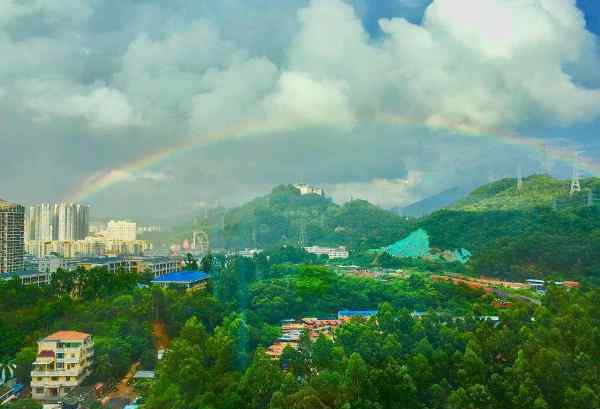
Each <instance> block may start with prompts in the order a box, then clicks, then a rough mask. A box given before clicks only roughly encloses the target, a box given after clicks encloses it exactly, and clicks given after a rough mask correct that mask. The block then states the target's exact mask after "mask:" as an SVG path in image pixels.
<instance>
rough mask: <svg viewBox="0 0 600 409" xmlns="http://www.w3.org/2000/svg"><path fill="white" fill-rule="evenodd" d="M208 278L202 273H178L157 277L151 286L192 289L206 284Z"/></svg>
mask: <svg viewBox="0 0 600 409" xmlns="http://www.w3.org/2000/svg"><path fill="white" fill-rule="evenodd" d="M209 278H210V277H209V275H208V274H206V273H204V272H202V271H180V272H177V273H171V274H165V275H163V276H161V277H158V278H156V279H154V280H152V284H156V285H159V286H161V287H171V286H178V287H185V288H192V287H198V286H200V285H204V284H206V282H208V279H209Z"/></svg>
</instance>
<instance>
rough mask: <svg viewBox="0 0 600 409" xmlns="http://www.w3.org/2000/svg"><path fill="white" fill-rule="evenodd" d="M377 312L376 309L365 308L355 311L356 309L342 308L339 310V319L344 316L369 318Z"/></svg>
mask: <svg viewBox="0 0 600 409" xmlns="http://www.w3.org/2000/svg"><path fill="white" fill-rule="evenodd" d="M375 314H377V311H376V310H363V311H355V310H342V311H338V319H340V318H342V317H364V318H369V317H372V316H373V315H375Z"/></svg>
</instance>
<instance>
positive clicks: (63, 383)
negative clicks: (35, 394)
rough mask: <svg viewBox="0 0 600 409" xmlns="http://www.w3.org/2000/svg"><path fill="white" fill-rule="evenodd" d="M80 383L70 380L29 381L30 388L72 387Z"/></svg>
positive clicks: (79, 381)
mask: <svg viewBox="0 0 600 409" xmlns="http://www.w3.org/2000/svg"><path fill="white" fill-rule="evenodd" d="M80 383H81V379H80V380H77V379H75V380H73V379H72V380H70V381H50V380H43V381H31V387H32V388H59V387H64V386H67V387H73V386H78V385H79V384H80Z"/></svg>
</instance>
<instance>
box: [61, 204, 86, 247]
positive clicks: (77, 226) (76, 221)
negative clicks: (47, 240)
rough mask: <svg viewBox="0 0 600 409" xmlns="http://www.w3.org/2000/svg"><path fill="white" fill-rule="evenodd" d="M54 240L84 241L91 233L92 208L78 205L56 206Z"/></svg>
mask: <svg viewBox="0 0 600 409" xmlns="http://www.w3.org/2000/svg"><path fill="white" fill-rule="evenodd" d="M52 231H53V233H52V234H53V237H52V238H53V240H58V241H72V240H83V239H85V238H86V237H87V236H88V234H89V232H90V207H89V206H87V205H82V204H77V203H59V204H55V205H54V215H53V230H52Z"/></svg>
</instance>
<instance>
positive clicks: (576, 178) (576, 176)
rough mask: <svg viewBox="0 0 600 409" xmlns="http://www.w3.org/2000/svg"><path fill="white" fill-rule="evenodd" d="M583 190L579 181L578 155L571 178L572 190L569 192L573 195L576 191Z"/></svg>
mask: <svg viewBox="0 0 600 409" xmlns="http://www.w3.org/2000/svg"><path fill="white" fill-rule="evenodd" d="M579 192H581V183H580V182H579V170H578V169H577V156H575V163H574V164H573V177H572V178H571V191H570V192H569V194H570V195H571V196H573V195H574V194H575V193H579Z"/></svg>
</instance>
